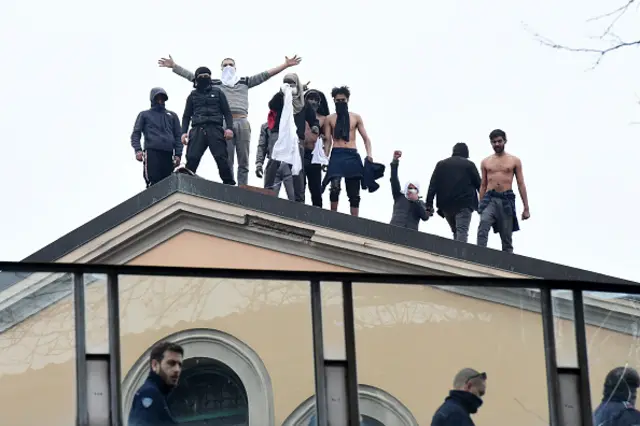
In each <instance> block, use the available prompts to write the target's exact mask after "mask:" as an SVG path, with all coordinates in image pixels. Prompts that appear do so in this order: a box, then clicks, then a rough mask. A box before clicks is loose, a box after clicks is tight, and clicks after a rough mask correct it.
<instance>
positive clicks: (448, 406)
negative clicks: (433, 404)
mask: <svg viewBox="0 0 640 426" xmlns="http://www.w3.org/2000/svg"><path fill="white" fill-rule="evenodd" d="M486 390H487V373H480V372H478V371H476V370H474V369H473V368H464V369H462V370H460V371H459V372H458V374H456V376H455V378H454V379H453V390H451V391H449V396H448V397H447V398H446V399H445V400H444V403H443V404H442V405H441V406H440V408H438V410H437V411H436V413H435V414H434V415H433V419H432V420H431V426H473V424H474V423H473V420H471V415H472V414H475V413H476V412H477V411H478V408H480V406H481V405H482V397H483V396H484V394H485V392H486Z"/></svg>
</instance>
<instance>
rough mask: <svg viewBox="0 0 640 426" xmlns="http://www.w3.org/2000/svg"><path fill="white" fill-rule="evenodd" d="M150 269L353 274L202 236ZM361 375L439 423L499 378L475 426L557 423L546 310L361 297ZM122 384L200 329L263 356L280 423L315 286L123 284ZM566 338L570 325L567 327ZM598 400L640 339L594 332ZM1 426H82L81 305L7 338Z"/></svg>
mask: <svg viewBox="0 0 640 426" xmlns="http://www.w3.org/2000/svg"><path fill="white" fill-rule="evenodd" d="M131 263H135V264H150V265H180V266H220V267H232V268H243V267H244V268H247V267H252V268H264V269H274V268H275V269H297V270H332V271H346V269H344V268H339V267H335V266H333V265H328V264H324V263H321V262H317V261H313V260H309V259H303V258H300V257H295V256H289V255H285V254H280V253H275V252H271V251H269V250H265V249H260V248H256V247H252V246H248V245H245V244H239V243H235V242H231V241H227V240H221V239H218V238H214V237H209V236H204V235H199V234H195V233H191V232H186V233H183V234H180V235H178V236H176V237H174V238H172V239H171V240H169V241H167V242H165V243H164V244H163V245H161V246H159V247H157V248H155V249H153V250H151V251H149V252H148V253H145V254H144V255H142V256H140V257H139V258H137V259H135V260H134V261H133V262H131ZM323 296H324V297H323V302H324V304H325V310H324V320H325V333H326V335H325V339H326V344H327V350H328V352H331V353H334V354H337V353H340V352H341V346H342V344H341V342H342V341H341V338H340V337H341V336H340V334H339V330H340V326H341V325H340V323H341V320H342V319H341V314H340V312H341V306H340V292H339V287H338V286H336V285H328V286H326V288H325V291H324V294H323ZM354 296H355V302H354V303H355V307H356V312H355V315H356V327H357V330H356V333H357V336H356V337H357V345H358V346H357V351H358V372H359V379H360V381H361V382H362V383H365V384H368V385H372V386H376V387H379V388H382V389H384V390H385V391H387V392H389V393H391V394H392V395H394V396H395V397H396V398H398V399H399V400H400V401H402V402H403V403H404V404H405V405H406V406H407V407H408V408H409V409H410V410H411V411H412V412H413V414H414V415H415V417H416V418H417V419H418V422H419V423H420V424H421V425H428V424H429V423H430V418H431V415H432V413H433V411H434V410H435V408H436V407H437V405H439V404H440V402H441V401H442V399H443V398H444V396H445V395H446V392H447V390H448V388H449V387H450V382H451V380H452V376H453V375H454V374H455V372H456V370H457V369H459V368H462V367H466V366H471V367H474V368H478V369H480V370H484V371H487V372H488V374H489V383H488V393H487V396H486V403H485V406H484V407H482V408H481V410H480V412H479V414H478V416H477V422H476V423H477V424H478V425H483V424H484V425H505V426H507V425H512V424H519V425H542V424H545V423H546V424H548V422H547V421H546V419H547V418H548V415H547V402H546V385H545V380H546V379H545V370H544V357H543V345H542V331H541V321H540V317H539V315H537V314H534V313H529V312H524V311H520V310H518V309H514V308H510V307H506V306H503V305H499V304H495V303H489V302H485V301H480V300H476V299H472V298H468V297H462V296H458V295H455V294H453V293H450V292H446V291H442V290H437V289H431V288H420V287H407V286H391V285H385V286H381V285H357V286H355V289H354ZM104 297H105V293H104V286H103V285H100V284H98V285H93V286H92V287H90V289H89V290H88V291H87V300H88V303H87V305H88V313H87V315H88V321H89V335H88V339H89V350H94V351H95V350H101V349H104V346H105V344H106V315H105V304H104ZM121 315H122V318H121V321H122V323H121V327H122V368H123V377H124V375H126V373H127V371H128V370H129V368H130V367H131V366H132V364H133V363H134V362H135V361H136V360H137V359H138V358H139V357H140V355H141V354H142V353H143V352H144V351H145V350H146V349H147V348H148V347H149V346H150V345H151V344H153V343H154V342H156V341H157V340H160V339H162V338H163V337H164V336H166V335H169V334H172V333H175V332H177V331H180V330H186V329H190V328H200V327H204V328H214V329H218V330H222V331H225V332H227V333H229V334H232V335H233V336H235V337H236V338H238V339H240V340H242V341H243V342H245V343H246V344H247V345H249V346H250V347H251V348H253V349H254V350H255V351H256V352H257V353H258V354H259V356H260V357H261V359H262V360H263V362H264V364H265V366H266V368H267V369H268V371H269V374H270V376H271V380H272V384H273V391H274V399H275V415H276V424H280V423H281V422H282V421H283V420H284V419H285V418H286V417H287V416H288V415H289V414H290V413H291V411H293V410H294V409H295V408H296V407H297V406H298V404H300V403H301V402H302V401H303V400H304V399H306V398H307V397H309V396H310V395H312V394H313V362H312V345H311V334H310V325H311V324H310V309H309V297H308V285H307V284H306V283H290V282H288V283H287V282H274V281H271V282H247V281H243V282H235V281H230V280H215V279H213V280H206V279H199V278H192V279H177V278H162V277H155V278H147V277H136V278H134V277H124V278H122V280H121ZM560 325H561V332H562V333H563V336H564V337H563V338H564V339H565V340H566V335H567V333H568V331H567V330H569V327H567V323H566V322H560ZM588 334H589V336H588V338H589V342H590V349H591V352H590V355H591V357H592V363H591V365H590V367H591V373H592V380H594V381H595V392H594V393H595V394H596V395H595V396H596V398H594V399H597V394H598V393H599V389H600V384H601V383H602V379H603V377H604V375H605V374H606V372H607V371H608V370H609V369H610V368H612V367H614V366H616V365H619V364H623V363H624V362H626V361H628V362H630V364H631V365H632V366H637V365H638V364H639V363H638V361H637V360H636V358H635V351H633V355H632V356H633V358H630V355H629V354H630V353H631V351H630V348H631V347H633V346H632V345H633V344H634V340H633V339H632V337H631V336H630V335H622V334H618V333H613V332H610V331H608V330H605V329H602V328H599V329H598V328H595V327H590V328H589V329H588ZM0 348H2V352H1V356H0V396H2V401H3V409H2V410H1V412H0V420H2V421H1V422H0V424H12V425H16V426H19V425H25V426H26V425H29V426H31V425H34V424H48V425H54V426H55V425H60V426H63V425H65V426H66V425H69V424H72V422H73V419H74V394H73V393H74V374H75V373H74V360H73V313H72V305H71V303H70V300H65V301H62V302H59V303H58V304H57V305H55V306H52V307H49V308H47V309H46V310H45V311H43V312H41V313H40V314H39V315H38V316H36V317H34V318H31V319H28V320H27V321H24V322H22V323H21V324H19V325H18V326H16V327H14V328H12V329H11V330H9V331H7V332H5V333H3V334H2V335H1V336H0ZM34 406H37V409H34Z"/></svg>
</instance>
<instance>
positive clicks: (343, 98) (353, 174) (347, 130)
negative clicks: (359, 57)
mask: <svg viewBox="0 0 640 426" xmlns="http://www.w3.org/2000/svg"><path fill="white" fill-rule="evenodd" d="M331 97H332V98H333V101H334V103H335V106H336V113H335V114H331V115H330V116H329V117H327V119H326V121H325V123H324V145H325V153H326V156H327V157H329V156H330V158H329V165H328V167H327V173H326V174H325V175H324V179H323V181H322V190H323V191H324V189H325V188H326V187H327V185H328V184H329V183H330V184H331V187H330V192H329V199H330V201H331V210H333V211H338V200H339V196H340V190H341V189H340V182H341V181H342V179H344V181H345V186H346V188H347V197H348V198H349V206H350V207H351V215H352V216H358V215H359V212H360V186H361V185H362V182H363V178H364V167H366V162H369V163H370V164H372V163H373V159H372V157H371V155H372V154H371V140H370V139H369V135H368V134H367V131H366V130H365V128H364V122H363V121H362V117H361V116H360V115H359V114H356V113H355V112H350V111H349V98H350V97H351V91H350V90H349V88H348V87H347V86H342V87H334V88H333V90H331ZM356 129H357V130H358V132H360V136H361V137H362V139H363V141H364V147H365V150H366V152H367V157H366V158H365V165H364V166H363V164H362V158H361V157H360V154H359V153H358V149H357V147H356Z"/></svg>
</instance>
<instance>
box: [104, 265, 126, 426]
mask: <svg viewBox="0 0 640 426" xmlns="http://www.w3.org/2000/svg"><path fill="white" fill-rule="evenodd" d="M107 310H108V312H109V319H108V321H109V361H110V362H109V400H110V407H111V426H122V424H123V423H122V406H121V389H120V289H119V285H118V274H116V273H110V274H109V275H108V276H107Z"/></svg>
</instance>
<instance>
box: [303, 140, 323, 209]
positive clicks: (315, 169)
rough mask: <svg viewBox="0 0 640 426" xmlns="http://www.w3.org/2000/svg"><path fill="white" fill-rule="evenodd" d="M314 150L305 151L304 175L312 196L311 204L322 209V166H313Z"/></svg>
mask: <svg viewBox="0 0 640 426" xmlns="http://www.w3.org/2000/svg"><path fill="white" fill-rule="evenodd" d="M312 159H313V150H310V149H305V150H304V175H305V177H306V184H307V186H308V187H309V193H310V194H311V204H313V205H314V206H316V207H320V208H322V166H321V165H320V164H311V160H312Z"/></svg>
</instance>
